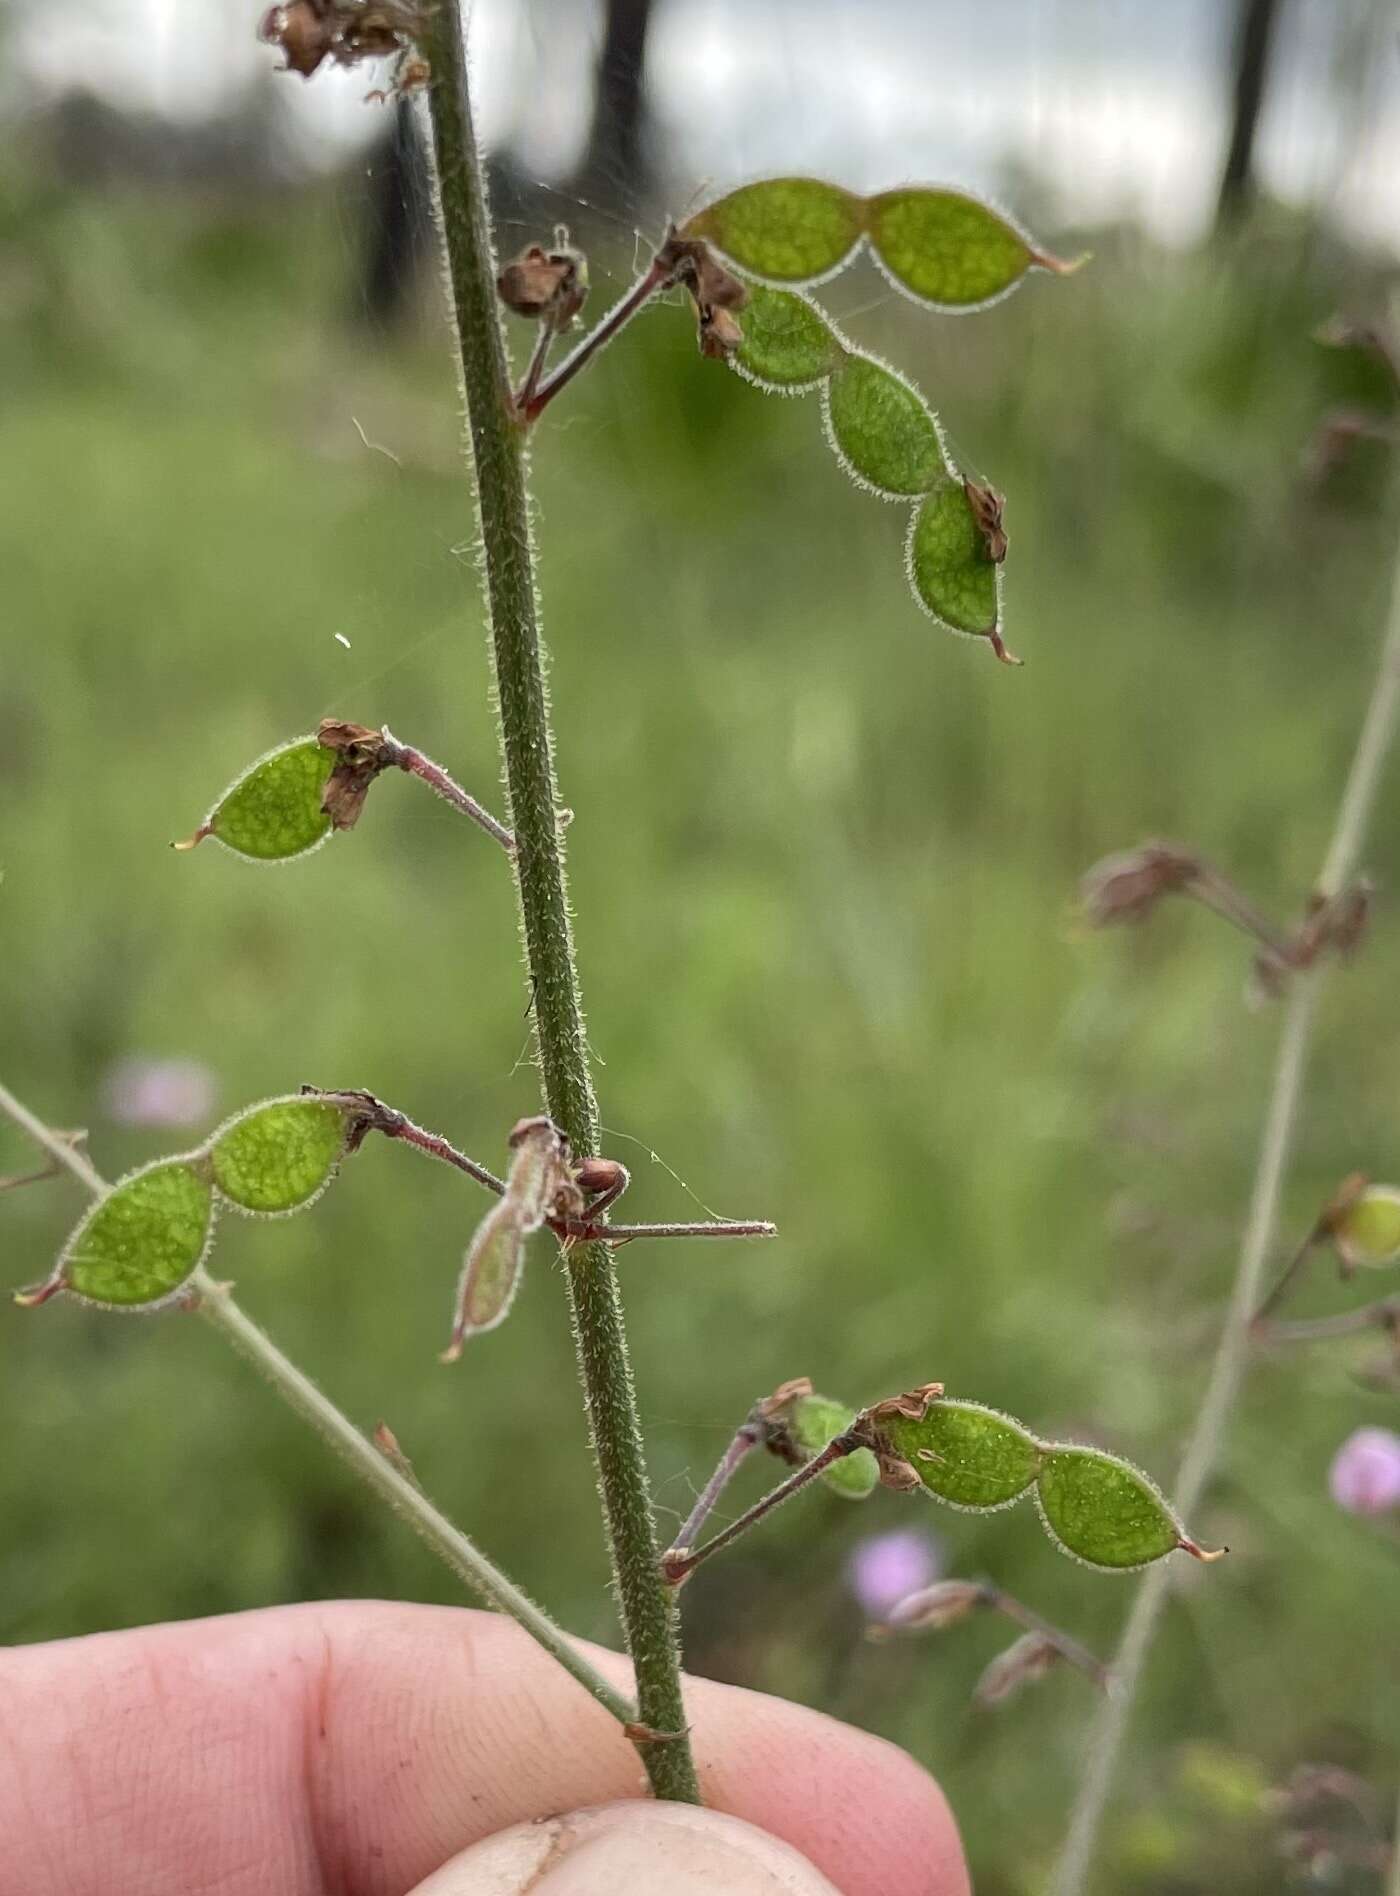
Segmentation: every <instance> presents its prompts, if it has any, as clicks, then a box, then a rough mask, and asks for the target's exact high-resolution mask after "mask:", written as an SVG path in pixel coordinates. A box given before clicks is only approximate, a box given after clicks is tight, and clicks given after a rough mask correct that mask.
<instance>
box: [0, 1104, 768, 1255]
mask: <svg viewBox="0 0 1400 1896" xmlns="http://www.w3.org/2000/svg"><path fill="white" fill-rule="evenodd" d="M301 1090H302V1092H303V1093H306V1094H308V1095H311V1096H313V1097H314V1098H316V1099H324V1100H328V1101H329V1102H331V1104H333V1105H336V1106H341V1107H344V1108H345V1109H346V1111H348V1112H350V1113H353V1114H355V1115H356V1116H357V1118H358V1122H359V1126H360V1128H361V1135H363V1133H367V1132H380V1133H383V1135H384V1137H385V1138H386V1139H397V1140H400V1141H402V1143H403V1144H404V1145H409V1146H412V1147H413V1149H414V1150H415V1151H416V1152H422V1153H424V1154H425V1155H426V1156H427V1157H428V1158H430V1159H438V1160H440V1161H441V1162H442V1164H444V1165H450V1166H453V1167H454V1168H455V1169H456V1170H457V1171H459V1172H465V1173H466V1175H467V1177H468V1178H471V1179H475V1181H476V1183H477V1184H478V1185H484V1186H485V1187H486V1189H487V1191H489V1192H494V1193H495V1194H496V1196H497V1197H498V1198H502V1197H504V1196H505V1190H506V1182H505V1180H504V1179H503V1178H497V1176H496V1174H495V1173H494V1172H493V1171H491V1170H489V1168H488V1167H486V1166H484V1165H482V1164H480V1163H479V1162H478V1161H477V1160H476V1159H472V1158H468V1156H467V1154H466V1153H465V1152H460V1151H459V1150H458V1149H457V1147H456V1146H455V1145H453V1143H452V1141H451V1140H450V1139H444V1138H443V1136H442V1134H441V1133H440V1132H429V1131H428V1130H427V1128H426V1127H425V1126H420V1125H418V1124H416V1123H415V1121H413V1120H412V1119H410V1118H409V1117H408V1115H407V1114H406V1113H401V1112H400V1111H399V1110H398V1108H397V1107H394V1106H386V1105H385V1104H384V1101H383V1100H382V1099H376V1098H375V1097H374V1095H373V1094H372V1093H345V1092H334V1091H328V1090H326V1089H325V1088H323V1087H319V1086H315V1087H312V1086H304V1087H303V1088H302V1089H301ZM3 1182H4V1181H0V1184H3ZM607 1202H608V1203H611V1202H612V1200H611V1197H609V1199H608V1201H607ZM605 1208H606V1207H605V1205H604V1203H603V1202H601V1201H600V1202H598V1203H597V1204H593V1205H590V1206H589V1207H588V1209H587V1210H586V1211H585V1213H584V1215H583V1217H581V1218H557V1217H553V1216H551V1217H548V1218H546V1219H545V1223H546V1224H547V1225H548V1226H549V1228H550V1230H551V1231H552V1232H553V1233H554V1234H555V1236H556V1237H559V1238H572V1239H574V1240H575V1241H576V1242H577V1241H579V1240H587V1241H590V1242H597V1243H601V1244H631V1243H633V1242H634V1241H635V1240H636V1239H638V1238H776V1237H777V1235H778V1227H777V1226H776V1225H775V1224H771V1223H770V1222H769V1221H768V1219H766V1218H744V1219H740V1218H707V1219H705V1220H703V1221H702V1222H700V1223H698V1224H612V1223H610V1222H608V1221H606V1220H604V1219H603V1218H601V1217H600V1215H599V1214H600V1213H601V1212H602V1211H604V1210H605Z"/></svg>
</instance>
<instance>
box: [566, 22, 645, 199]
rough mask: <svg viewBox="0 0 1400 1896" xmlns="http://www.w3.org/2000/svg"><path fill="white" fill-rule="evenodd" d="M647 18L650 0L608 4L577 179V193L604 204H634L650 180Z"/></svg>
mask: <svg viewBox="0 0 1400 1896" xmlns="http://www.w3.org/2000/svg"><path fill="white" fill-rule="evenodd" d="M651 15H652V0H608V5H607V13H606V19H605V22H604V28H603V44H602V46H601V47H600V48H599V52H598V66H597V77H596V84H595V89H594V95H593V124H592V127H591V129H590V131H589V134H588V145H587V148H586V150H585V152H584V155H583V160H582V162H581V164H580V166H579V171H578V179H577V182H578V187H579V189H580V190H581V191H583V192H586V193H588V194H589V195H591V196H595V197H597V196H601V197H602V198H603V200H604V202H605V203H606V202H607V201H608V200H609V199H611V200H612V201H613V202H614V203H620V204H623V205H630V204H633V203H635V202H636V200H637V199H638V198H644V197H645V196H646V194H647V190H648V187H649V185H650V183H651V179H652V165H651V156H650V153H649V151H648V148H647V111H646V90H645V87H644V85H643V74H644V71H645V67H646V44H647V30H648V28H649V27H650V25H651Z"/></svg>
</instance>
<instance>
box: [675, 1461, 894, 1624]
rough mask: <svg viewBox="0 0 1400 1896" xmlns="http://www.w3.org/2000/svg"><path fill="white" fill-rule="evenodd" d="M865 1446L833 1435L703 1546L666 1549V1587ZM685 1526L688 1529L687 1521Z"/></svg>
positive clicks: (688, 1573) (683, 1576)
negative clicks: (824, 1444) (783, 1479)
mask: <svg viewBox="0 0 1400 1896" xmlns="http://www.w3.org/2000/svg"><path fill="white" fill-rule="evenodd" d="M866 1446H868V1444H867V1443H866V1441H865V1440H864V1438H863V1437H861V1436H860V1435H858V1434H855V1433H854V1432H853V1431H851V1430H849V1429H848V1430H847V1431H846V1433H845V1434H844V1435H837V1436H834V1437H833V1438H832V1440H831V1441H829V1442H828V1443H827V1445H826V1447H825V1448H824V1449H822V1450H820V1451H819V1453H817V1454H815V1455H814V1456H813V1457H812V1459H811V1461H809V1462H803V1464H802V1466H801V1467H800V1468H799V1469H797V1470H796V1471H795V1472H794V1473H793V1474H790V1475H789V1476H788V1478H787V1480H786V1481H780V1482H779V1483H778V1485H777V1487H776V1488H770V1489H769V1490H768V1493H767V1494H765V1495H764V1496H763V1498H762V1499H761V1500H759V1501H755V1502H754V1504H753V1506H752V1507H751V1508H745V1510H744V1512H743V1513H742V1514H740V1515H738V1516H736V1518H735V1519H734V1520H732V1521H731V1522H730V1523H729V1525H728V1527H725V1528H721V1529H720V1531H719V1533H718V1534H714V1535H711V1537H710V1539H709V1540H707V1541H706V1542H705V1543H704V1545H703V1546H701V1547H697V1548H695V1549H694V1550H693V1551H692V1550H691V1549H690V1548H687V1547H682V1546H676V1547H670V1548H668V1549H667V1550H666V1552H665V1553H664V1554H663V1555H662V1557H661V1570H662V1572H663V1573H664V1574H665V1576H666V1580H667V1583H668V1585H670V1586H673V1587H678V1586H679V1585H680V1583H681V1581H682V1580H684V1579H686V1578H687V1577H688V1576H689V1575H690V1574H692V1573H694V1571H695V1569H696V1568H697V1567H698V1566H699V1565H700V1562H701V1561H702V1560H708V1559H709V1557H710V1555H711V1554H717V1553H718V1552H719V1551H720V1549H721V1548H722V1547H728V1546H729V1544H730V1542H731V1541H736V1540H738V1538H739V1536H740V1535H741V1534H747V1533H748V1531H749V1529H750V1528H751V1527H754V1526H756V1525H757V1524H758V1522H759V1521H761V1520H762V1519H763V1517H764V1515H765V1514H771V1513H772V1511H773V1509H774V1508H776V1507H778V1506H779V1505H780V1504H781V1503H782V1502H784V1501H790V1500H791V1499H792V1497H793V1495H795V1494H796V1493H797V1492H798V1491H799V1490H800V1489H802V1488H805V1487H806V1486H807V1483H808V1482H809V1481H815V1480H816V1478H817V1476H818V1475H819V1474H821V1472H822V1471H823V1469H826V1468H830V1466H831V1464H832V1463H833V1462H838V1461H840V1460H841V1458H842V1456H844V1455H854V1454H855V1452H856V1450H857V1449H859V1448H865V1447H866ZM720 1468H721V1469H723V1468H724V1464H723V1463H721V1464H720ZM717 1472H719V1471H717ZM726 1473H727V1471H726ZM687 1526H689V1523H688V1522H687Z"/></svg>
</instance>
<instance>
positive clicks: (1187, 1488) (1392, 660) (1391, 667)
mask: <svg viewBox="0 0 1400 1896" xmlns="http://www.w3.org/2000/svg"><path fill="white" fill-rule="evenodd" d="M1398 713H1400V550H1398V551H1397V556H1396V564H1395V573H1394V578H1393V584H1392V595H1391V603H1390V619H1389V625H1388V628H1387V631H1386V634H1385V639H1384V642H1383V645H1382V648H1381V656H1380V663H1379V667H1378V669H1377V672H1376V678H1375V684H1374V686H1373V688H1372V692H1371V699H1370V704H1369V706H1368V707H1367V712H1366V717H1365V721H1364V723H1363V725H1362V728H1361V735H1360V737H1359V738H1358V740H1357V745H1356V750H1355V753H1354V755H1353V758H1352V764H1351V770H1350V773H1349V775H1348V778H1347V784H1346V788H1345V790H1344V791H1343V793H1342V801H1341V806H1340V809H1339V810H1338V814H1337V821H1336V825H1335V827H1334V829H1333V833H1332V840H1331V843H1330V844H1329V846H1328V850H1327V855H1326V858H1325V860H1324V862H1323V866H1322V873H1321V875H1320V876H1319V877H1318V880H1317V888H1316V892H1315V893H1316V896H1317V898H1318V900H1319V901H1321V902H1327V901H1331V900H1333V899H1334V898H1335V897H1336V896H1338V895H1339V894H1340V893H1341V891H1342V889H1343V888H1344V887H1345V886H1346V884H1347V882H1348V881H1349V879H1350V878H1351V876H1352V875H1353V874H1354V872H1355V870H1356V868H1357V862H1358V858H1359V856H1360V854H1361V851H1362V849H1363V847H1364V845H1365V841H1366V831H1367V828H1368V826H1369V823H1370V819H1371V812H1372V810H1373V809H1374V807H1375V801H1376V793H1377V791H1378V789H1379V786H1380V780H1381V772H1382V770H1383V768H1384V766H1385V762H1386V759H1387V757H1388V755H1389V753H1390V749H1391V745H1392V742H1393V740H1394V737H1395V728H1396V721H1397V714H1398ZM1326 973H1327V967H1326V964H1325V963H1320V964H1318V965H1317V966H1314V967H1312V968H1309V969H1306V970H1304V971H1302V972H1301V973H1299V974H1298V975H1296V976H1295V978H1294V982H1293V986H1292V988H1291V990H1290V992H1289V996H1288V999H1287V1001H1286V1002H1285V1004H1284V1017H1283V1025H1282V1028H1281V1030H1280V1033H1279V1044H1278V1053H1277V1056H1276V1059H1275V1064H1274V1077H1273V1085H1272V1088H1271V1090H1270V1094H1269V1103H1268V1109H1267V1112H1266V1115H1265V1120H1264V1132H1263V1138H1262V1140H1261V1143H1260V1148H1259V1160H1258V1165H1257V1168H1256V1171H1255V1177H1254V1189H1253V1193H1252V1195H1251V1199H1250V1206H1249V1216H1248V1218H1247V1220H1246V1223H1245V1229H1244V1236H1243V1238H1242V1240H1241V1244H1240V1256H1239V1264H1238V1267H1237V1269H1236V1273H1235V1282H1234V1289H1233V1291H1232V1294H1231V1298H1230V1305H1229V1310H1228V1312H1227V1314H1226V1317H1225V1322H1224V1326H1223V1328H1222V1330H1221V1333H1220V1341H1219V1344H1218V1345H1217V1348H1216V1355H1215V1362H1214V1364H1213V1366H1212V1369H1211V1375H1210V1381H1209V1383H1208V1384H1207V1387H1206V1392H1205V1397H1204V1399H1203V1401H1202V1403H1201V1407H1200V1410H1199V1413H1198V1414H1197V1417H1196V1422H1195V1426H1194V1428H1193V1430H1192V1433H1191V1439H1190V1442H1189V1444H1188V1446H1187V1450H1186V1454H1185V1457H1184V1459H1183V1461H1182V1464H1181V1470H1180V1473H1179V1475H1178V1477H1177V1483H1176V1493H1175V1501H1176V1505H1177V1508H1178V1511H1179V1512H1180V1513H1181V1515H1182V1516H1183V1517H1187V1518H1189V1517H1190V1515H1192V1514H1193V1513H1194V1512H1195V1509H1196V1504H1197V1502H1198V1501H1199V1500H1200V1498H1201V1495H1202V1493H1203V1491H1204V1490H1205V1488H1206V1486H1207V1484H1208V1482H1209V1481H1210V1479H1211V1476H1212V1475H1213V1474H1214V1472H1215V1468H1216V1465H1217V1463H1218V1461H1219V1458H1220V1453H1221V1449H1222V1447H1223V1445H1224V1437H1225V1430H1226V1427H1227V1425H1228V1423H1229V1419H1230V1412H1231V1410H1232V1409H1233V1407H1234V1402H1235V1397H1236V1395H1237V1393H1238V1391H1239V1386H1240V1382H1241V1379H1242V1377H1243V1375H1244V1372H1245V1367H1246V1364H1247V1361H1248V1357H1249V1345H1250V1330H1251V1324H1252V1322H1253V1320H1254V1316H1255V1313H1256V1311H1257V1309H1258V1307H1259V1300H1260V1293H1261V1290H1262V1287H1263V1280H1264V1272H1265V1269H1266V1267H1267V1264H1268V1259H1269V1253H1270V1252H1271V1250H1272V1249H1273V1245H1274V1233H1275V1230H1276V1228H1277V1225H1278V1211H1279V1200H1280V1197H1281V1195H1282V1191H1283V1184H1284V1179H1285V1176H1286V1174H1287V1170H1288V1160H1289V1156H1290V1154H1291V1151H1292V1147H1293V1136H1294V1131H1295V1127H1296V1124H1297V1118H1298V1107H1299V1102H1300V1100H1301V1097H1302V1090H1303V1078H1304V1074H1305V1072H1306V1069H1307V1059H1308V1049H1309V1044H1310V1041H1311V1038H1312V1030H1313V1022H1314V1019H1315V1017H1316V1012H1317V1004H1318V1000H1319V997H1320V995H1321V991H1322V984H1323V981H1324V980H1325V979H1326ZM1168 1584H1169V1573H1168V1566H1167V1563H1166V1562H1165V1561H1161V1562H1159V1563H1158V1564H1157V1565H1156V1566H1155V1567H1153V1568H1151V1569H1150V1570H1149V1572H1148V1573H1147V1574H1146V1576H1145V1577H1144V1578H1143V1580H1142V1581H1140V1582H1139V1585H1138V1591H1137V1595H1136V1597H1135V1598H1134V1600H1133V1604H1132V1607H1131V1609H1130V1611H1129V1614H1128V1618H1127V1622H1126V1624H1125V1626H1124V1629H1123V1634H1122V1638H1121V1640H1120V1641H1119V1646H1118V1651H1117V1654H1116V1655H1115V1657H1114V1659H1113V1661H1112V1665H1111V1670H1112V1673H1113V1676H1114V1681H1115V1690H1114V1691H1113V1692H1112V1693H1111V1694H1110V1695H1109V1696H1108V1697H1107V1698H1106V1699H1105V1700H1104V1701H1103V1703H1102V1704H1101V1705H1100V1707H1099V1711H1098V1714H1097V1717H1096V1719H1095V1722H1094V1725H1093V1728H1092V1730H1091V1733H1090V1738H1089V1747H1088V1759H1087V1764H1086V1767H1085V1770H1084V1775H1083V1777H1082V1779H1081V1780H1080V1784H1079V1789H1078V1792H1077V1795H1076V1797H1075V1802H1074V1808H1073V1810H1072V1812H1071V1815H1070V1825H1069V1831H1068V1835H1067V1837H1066V1840H1065V1845H1064V1849H1063V1851H1062V1853H1061V1855H1060V1859H1059V1861H1058V1863H1057V1864H1056V1867H1055V1873H1054V1878H1053V1881H1052V1883H1051V1885H1050V1890H1051V1896H1080V1892H1081V1891H1082V1890H1083V1889H1084V1887H1085V1885H1086V1882H1087V1879H1088V1876H1089V1870H1090V1867H1091V1865H1092V1862H1093V1857H1094V1852H1095V1848H1096V1845H1097V1842H1098V1835H1099V1829H1100V1826H1101V1824H1102V1821H1103V1815H1104V1811H1105V1808H1106V1807H1107V1804H1108V1799H1109V1794H1110V1792H1111V1790H1112V1787H1113V1780H1114V1776H1115V1774H1116V1771H1117V1766H1118V1758H1119V1754H1120V1752H1121V1750H1122V1747H1123V1740H1124V1738H1125V1736H1126V1734H1127V1730H1128V1724H1129V1721H1130V1719H1131V1717H1132V1712H1133V1707H1134V1703H1135V1700H1136V1697H1137V1689H1138V1686H1139V1684H1140V1683H1141V1679H1142V1672H1143V1667H1144V1663H1145V1661H1146V1659H1147V1655H1148V1651H1149V1649H1150V1647H1151V1645H1152V1639H1153V1636H1154V1634H1155V1633H1156V1630H1157V1622H1158V1620H1159V1618H1160V1616H1161V1612H1162V1607H1163V1604H1164V1603H1165V1600H1166V1597H1167V1587H1168Z"/></svg>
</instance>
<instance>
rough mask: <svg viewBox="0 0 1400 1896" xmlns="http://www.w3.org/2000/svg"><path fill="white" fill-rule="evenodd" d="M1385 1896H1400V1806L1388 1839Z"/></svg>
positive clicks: (1398, 1805)
mask: <svg viewBox="0 0 1400 1896" xmlns="http://www.w3.org/2000/svg"><path fill="white" fill-rule="evenodd" d="M1385 1896H1400V1804H1397V1806H1396V1811H1395V1829H1394V1831H1393V1833H1392V1835H1391V1839H1390V1870H1389V1873H1388V1874H1387V1876H1386V1879H1385Z"/></svg>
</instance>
